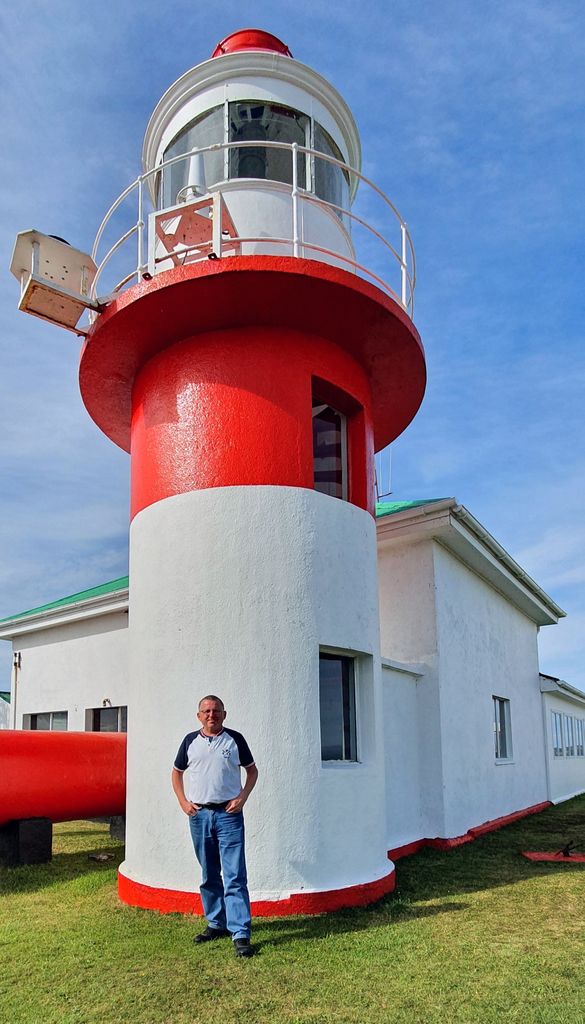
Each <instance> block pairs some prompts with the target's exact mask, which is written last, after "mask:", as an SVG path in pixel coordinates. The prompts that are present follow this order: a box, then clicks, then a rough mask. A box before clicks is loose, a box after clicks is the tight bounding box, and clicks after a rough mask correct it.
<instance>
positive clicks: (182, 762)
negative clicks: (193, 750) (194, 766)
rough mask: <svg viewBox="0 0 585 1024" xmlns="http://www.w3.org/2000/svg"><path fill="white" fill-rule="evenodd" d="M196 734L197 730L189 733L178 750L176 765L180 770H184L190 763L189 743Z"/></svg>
mask: <svg viewBox="0 0 585 1024" xmlns="http://www.w3.org/2000/svg"><path fill="white" fill-rule="evenodd" d="M196 735H197V733H196V732H190V733H187V735H186V736H185V739H184V740H183V742H182V743H181V746H180V747H179V749H178V751H177V756H176V758H175V764H174V767H175V768H176V769H177V771H178V772H184V771H185V770H186V768H187V766H188V764H189V760H188V758H187V751H188V749H189V745H190V744H191V742H192V741H193V740H194V738H195V736H196Z"/></svg>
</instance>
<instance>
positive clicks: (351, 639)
mask: <svg viewBox="0 0 585 1024" xmlns="http://www.w3.org/2000/svg"><path fill="white" fill-rule="evenodd" d="M130 606H131V609H132V614H131V617H130V680H131V682H130V692H129V716H130V718H132V716H133V715H135V720H136V719H138V713H139V714H140V728H139V729H134V730H133V731H131V732H129V736H128V816H127V846H126V860H125V862H124V864H123V865H122V868H121V870H122V873H123V874H124V875H126V876H127V877H129V878H131V879H132V880H135V881H138V882H143V883H145V884H147V885H150V886H153V887H156V888H170V889H176V890H181V891H195V890H196V888H197V885H198V880H199V875H198V868H197V865H196V862H195V858H194V855H193V850H192V848H191V841H190V837H189V835H188V825H187V819H186V817H185V815H184V814H183V812H182V811H181V810H180V808H179V806H178V804H177V801H176V799H175V797H174V795H173V793H172V791H171V786H170V773H171V766H172V764H173V760H174V757H175V755H176V752H177V749H178V746H179V744H180V742H181V740H182V738H183V736H184V735H185V734H186V733H187V732H188V731H190V730H192V729H195V728H197V727H198V723H197V720H196V718H195V712H196V704H197V701H198V699H199V698H200V697H201V696H203V695H204V694H206V693H218V694H219V696H220V697H221V698H222V699H223V700H224V702H225V705H226V708H227V711H228V718H227V722H226V724H227V725H228V726H230V725H231V726H232V727H233V728H235V729H237V730H239V731H241V732H242V733H243V734H244V735H245V736H246V738H247V740H248V742H249V744H250V747H251V749H252V752H253V754H254V756H255V758H256V760H257V763H258V767H259V772H260V779H259V782H258V785H257V788H256V790H255V791H254V793H253V795H252V797H251V798H250V800H249V802H248V804H247V806H246V827H247V836H248V843H247V848H248V860H249V866H250V893H251V896H252V899H270V898H274V899H276V898H284V897H286V896H288V895H289V894H290V892H300V891H303V890H304V891H311V890H316V891H319V890H323V889H336V888H343V887H345V886H348V885H353V884H359V883H363V882H367V881H372V880H374V879H377V878H381V877H383V876H386V875H387V874H388V873H389V871H390V870H391V865H390V863H389V862H388V860H387V858H386V850H387V846H386V829H385V821H384V815H383V814H382V813H380V809H381V808H383V807H384V762H383V753H382V745H383V736H382V698H381V682H380V674H381V669H380V658H379V630H378V621H379V619H378V601H377V575H376V550H375V524H374V522H373V520H372V518H371V516H370V515H369V514H368V513H367V512H364V511H363V510H361V509H358V508H356V507H355V506H353V505H350V504H348V503H347V502H341V501H338V500H336V499H334V498H329V497H327V496H326V495H323V494H319V493H317V492H315V491H311V490H306V489H303V488H288V487H230V488H213V489H210V490H203V491H196V492H192V493H188V494H183V495H178V496H175V497H172V498H168V499H166V500H165V501H160V502H157V503H156V504H154V505H152V506H150V507H148V508H146V509H144V510H143V511H142V512H140V513H139V514H138V515H137V516H136V518H135V519H134V522H133V524H132V527H131V543H130ZM320 647H328V648H333V649H338V650H342V651H345V652H355V653H356V654H357V655H358V665H357V675H358V681H357V704H358V707H357V712H358V714H357V718H358V740H359V745H358V756H359V759H360V763H357V764H354V763H342V764H337V765H333V764H328V765H322V764H321V756H320V727H319V695H318V679H319V673H318V656H319V648H320ZM169 850H172V856H169Z"/></svg>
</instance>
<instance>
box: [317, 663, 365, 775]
mask: <svg viewBox="0 0 585 1024" xmlns="http://www.w3.org/2000/svg"><path fill="white" fill-rule="evenodd" d="M319 716H320V723H321V760H322V761H357V740H356V715H355V659H354V658H350V657H347V656H346V655H343V654H328V653H327V654H326V653H324V652H320V654H319Z"/></svg>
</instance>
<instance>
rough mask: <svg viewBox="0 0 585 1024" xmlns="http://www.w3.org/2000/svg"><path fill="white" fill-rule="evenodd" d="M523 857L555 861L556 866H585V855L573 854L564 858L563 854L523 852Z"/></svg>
mask: <svg viewBox="0 0 585 1024" xmlns="http://www.w3.org/2000/svg"><path fill="white" fill-rule="evenodd" d="M522 856H523V857H526V859H527V860H539V861H541V860H545V861H546V860H548V861H550V860H554V861H555V863H556V864H559V863H560V864H585V853H572V854H571V855H570V856H569V857H564V856H563V854H562V853H540V852H538V853H537V852H533V851H527V850H522Z"/></svg>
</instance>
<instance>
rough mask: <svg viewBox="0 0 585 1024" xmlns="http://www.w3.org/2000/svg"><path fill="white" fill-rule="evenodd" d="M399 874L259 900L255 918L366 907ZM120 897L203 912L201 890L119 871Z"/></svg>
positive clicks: (162, 908) (170, 910)
mask: <svg viewBox="0 0 585 1024" xmlns="http://www.w3.org/2000/svg"><path fill="white" fill-rule="evenodd" d="M395 885H396V873H395V871H391V872H390V874H389V875H385V876H384V878H378V879H376V881H374V882H366V883H364V884H363V885H350V886H347V888H344V889H329V890H327V891H326V892H298V893H293V894H292V895H291V896H289V897H288V899H286V900H258V901H257V902H253V903H252V915H253V917H289V916H290V915H292V914H327V913H330V912H331V911H333V910H341V909H343V908H344V907H365V906H367V905H368V904H369V903H375V902H376V900H379V899H381V898H382V896H386V895H387V894H388V893H389V892H392V891H393V890H394V887H395ZM118 896H119V897H120V899H121V900H122V902H123V903H128V904H130V906H132V907H143V908H144V909H145V910H158V911H159V912H160V913H161V914H199V915H202V914H203V907H202V906H201V899H200V897H199V893H194V892H179V891H177V890H176V889H156V888H154V887H153V886H150V885H144V884H143V883H142V882H133V881H132V880H131V879H130V878H127V877H126V876H125V875H123V874H122V872H121V871H118Z"/></svg>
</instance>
